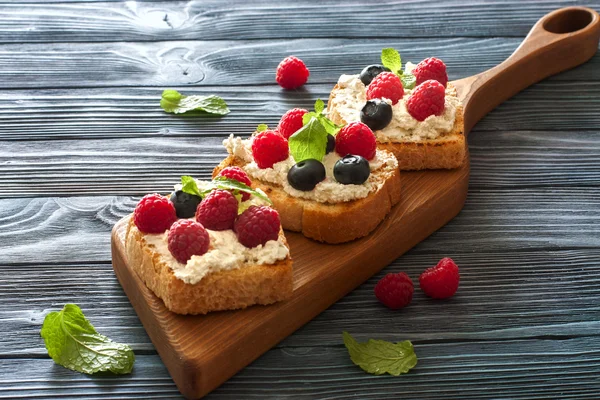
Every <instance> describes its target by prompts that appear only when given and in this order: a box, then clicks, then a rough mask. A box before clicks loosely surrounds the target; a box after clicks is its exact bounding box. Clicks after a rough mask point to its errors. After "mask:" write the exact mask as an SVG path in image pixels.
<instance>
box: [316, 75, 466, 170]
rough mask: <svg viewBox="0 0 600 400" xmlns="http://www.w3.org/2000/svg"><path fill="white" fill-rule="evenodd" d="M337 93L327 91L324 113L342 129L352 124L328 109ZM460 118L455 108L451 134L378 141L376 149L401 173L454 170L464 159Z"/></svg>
mask: <svg viewBox="0 0 600 400" xmlns="http://www.w3.org/2000/svg"><path fill="white" fill-rule="evenodd" d="M339 89H340V88H339V85H337V84H336V85H335V86H334V88H333V90H332V91H331V94H330V96H329V102H328V109H327V111H328V113H329V115H328V116H329V118H330V119H331V120H332V121H333V122H335V123H336V124H339V125H344V124H346V123H348V122H352V121H345V120H344V119H343V118H342V117H341V116H340V114H339V113H338V112H337V111H336V110H335V109H333V108H331V107H329V105H331V104H332V103H333V102H332V99H334V98H335V96H336V95H337V92H338V91H339ZM448 89H450V90H454V91H456V89H455V88H454V87H453V86H452V85H451V84H450V83H448ZM463 114H464V110H463V107H462V106H460V107H458V108H457V110H456V119H455V121H454V127H453V129H452V131H450V132H447V133H444V134H442V135H440V136H439V137H438V138H436V139H425V140H419V141H408V140H407V141H401V142H379V141H378V143H377V147H378V148H380V149H384V150H388V151H391V152H392V153H393V154H394V155H395V156H396V159H397V160H398V167H399V168H400V170H403V171H415V170H423V169H454V168H458V167H460V166H461V165H462V164H463V163H464V160H465V156H466V141H465V135H464V115H463Z"/></svg>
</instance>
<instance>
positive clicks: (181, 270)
mask: <svg viewBox="0 0 600 400" xmlns="http://www.w3.org/2000/svg"><path fill="white" fill-rule="evenodd" d="M130 229H132V230H137V227H135V225H133V226H132V227H131V228H130ZM207 231H208V236H209V237H210V247H209V249H208V251H207V252H206V253H204V254H203V255H201V256H192V258H190V259H189V260H188V262H187V264H182V263H180V262H179V261H177V260H176V259H175V257H173V256H172V255H171V252H170V251H169V248H168V245H167V235H168V231H167V232H165V233H160V234H149V233H143V234H142V235H143V236H144V239H145V240H146V243H147V244H148V245H149V246H150V247H153V248H154V250H155V251H156V252H157V253H158V255H159V259H160V260H161V261H162V262H164V263H165V264H167V265H168V266H169V268H171V269H172V270H173V273H174V274H175V277H177V278H179V279H181V280H182V281H184V282H185V283H188V284H191V285H193V284H195V283H198V282H200V281H201V280H202V278H204V277H205V276H206V275H208V274H210V273H213V272H216V271H226V270H233V269H238V268H243V267H244V266H245V265H254V264H257V265H261V264H274V263H276V262H277V261H279V260H283V259H285V258H286V257H287V256H288V254H289V250H288V248H287V246H286V245H285V244H284V243H283V242H282V241H281V240H269V241H268V242H267V243H265V245H264V246H263V245H259V246H257V247H253V248H248V247H245V246H244V245H243V244H241V243H240V242H239V241H238V239H237V237H236V236H235V233H234V232H233V231H232V230H231V229H229V230H225V231H211V230H208V229H207Z"/></svg>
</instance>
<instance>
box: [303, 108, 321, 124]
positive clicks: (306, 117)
mask: <svg viewBox="0 0 600 400" xmlns="http://www.w3.org/2000/svg"><path fill="white" fill-rule="evenodd" d="M313 117H314V118H319V115H318V114H317V113H316V112H314V111H311V112H307V113H306V114H304V115H303V116H302V125H306V124H308V123H309V122H310V120H311V119H313Z"/></svg>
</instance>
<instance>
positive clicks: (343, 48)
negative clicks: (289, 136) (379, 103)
mask: <svg viewBox="0 0 600 400" xmlns="http://www.w3.org/2000/svg"><path fill="white" fill-rule="evenodd" d="M521 40H522V39H521V38H443V39H440V38H435V39H431V38H425V39H421V38H414V39H369V40H368V41H366V43H365V41H364V40H360V41H357V40H353V39H295V40H273V41H268V42H266V43H265V42H262V41H256V40H240V41H232V40H224V41H169V42H145V43H144V42H135V43H133V42H120V43H40V44H4V45H0V82H2V84H1V87H2V88H3V89H18V88H28V89H33V88H77V87H114V86H127V87H136V86H153V87H159V88H164V87H169V86H186V85H193V86H195V87H196V90H197V91H199V87H200V86H201V87H205V86H211V85H219V86H232V85H244V86H252V85H266V84H274V83H275V69H276V67H277V65H278V64H279V62H280V61H281V60H282V59H283V58H284V57H286V56H288V55H290V54H295V55H297V56H298V57H300V58H302V59H303V60H304V61H305V62H306V63H307V65H308V67H309V68H310V69H311V71H312V72H311V76H310V79H309V83H310V84H311V86H308V87H307V88H306V90H307V91H309V90H312V87H313V86H312V85H313V84H315V83H329V84H332V83H334V82H336V81H337V79H338V77H339V75H340V74H341V73H358V72H360V71H361V70H362V69H363V68H364V67H365V66H366V65H368V64H373V63H377V62H379V57H380V52H381V49H382V48H384V47H395V48H397V49H399V50H400V51H401V52H402V55H403V59H404V60H405V61H409V60H412V61H415V62H418V61H420V60H422V59H424V58H425V57H430V56H432V55H436V56H437V57H439V58H441V59H442V60H444V61H445V62H446V63H447V64H448V74H449V77H450V79H457V78H462V77H465V76H470V75H474V74H477V73H479V72H481V71H484V70H486V69H488V68H491V67H493V66H495V65H497V64H499V63H500V62H502V61H503V60H504V59H505V58H506V57H508V56H509V55H510V54H511V53H512V52H513V50H515V49H516V48H517V46H518V45H519V44H520V43H521ZM599 62H600V57H598V56H597V57H594V58H593V59H592V60H591V62H589V63H587V64H586V65H584V66H582V67H580V68H576V69H574V70H572V71H570V72H568V73H566V74H564V75H562V76H561V77H560V78H559V79H569V80H575V79H577V80H599V79H600V68H599V67H598V64H599ZM254 90H256V89H254ZM105 93H106V94H109V95H110V94H111V93H110V92H109V91H105ZM13 99H14V97H13Z"/></svg>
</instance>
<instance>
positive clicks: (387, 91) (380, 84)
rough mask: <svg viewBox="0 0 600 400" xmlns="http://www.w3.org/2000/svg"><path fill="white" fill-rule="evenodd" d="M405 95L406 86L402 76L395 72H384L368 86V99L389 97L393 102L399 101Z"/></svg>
mask: <svg viewBox="0 0 600 400" xmlns="http://www.w3.org/2000/svg"><path fill="white" fill-rule="evenodd" d="M402 96H404V88H403V87H402V82H401V81H400V78H398V76H397V75H396V74H394V73H393V72H382V73H381V74H379V75H377V76H376V77H375V78H373V80H372V81H371V83H370V84H369V86H367V100H373V99H383V98H386V99H389V100H391V101H392V104H396V103H398V101H400V99H401V98H402Z"/></svg>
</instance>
